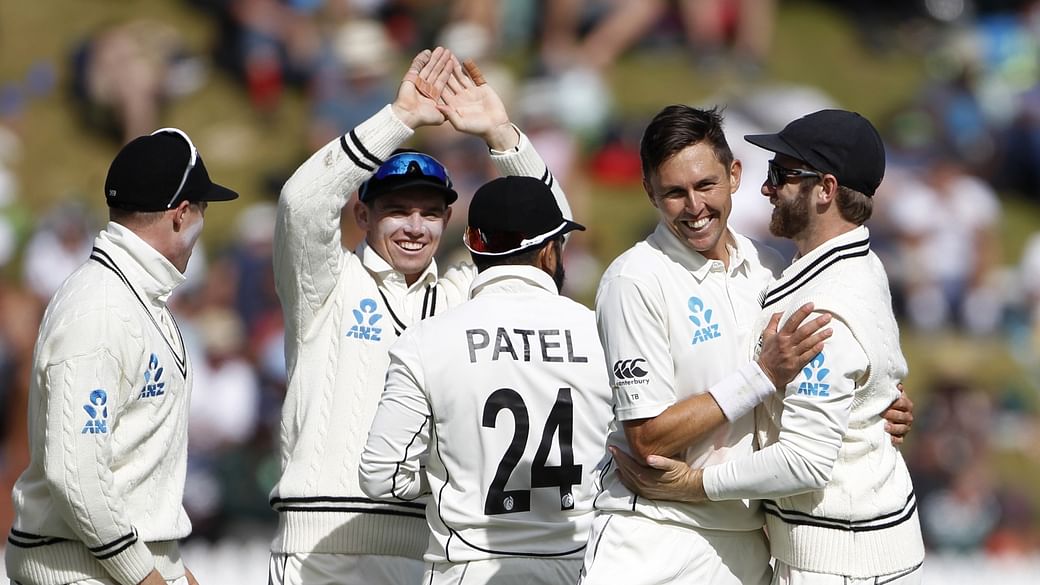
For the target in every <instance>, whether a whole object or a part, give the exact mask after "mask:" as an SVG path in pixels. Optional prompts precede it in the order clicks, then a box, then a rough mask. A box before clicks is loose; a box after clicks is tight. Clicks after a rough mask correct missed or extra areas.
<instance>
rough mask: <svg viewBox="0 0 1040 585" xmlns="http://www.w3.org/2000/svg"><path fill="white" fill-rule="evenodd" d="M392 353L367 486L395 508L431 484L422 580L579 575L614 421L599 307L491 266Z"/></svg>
mask: <svg viewBox="0 0 1040 585" xmlns="http://www.w3.org/2000/svg"><path fill="white" fill-rule="evenodd" d="M390 360H391V362H390V368H389V370H388V373H387V384H386V389H385V390H384V393H383V396H382V398H381V400H380V405H379V408H378V410H377V413H376V417H375V421H374V422H373V425H372V430H371V432H370V434H369V439H368V444H367V446H366V448H365V451H364V453H363V454H362V465H361V485H362V488H363V489H364V490H365V491H366V492H367V493H368V494H369V495H370V496H372V497H376V498H379V499H383V500H387V501H397V502H410V501H414V500H415V499H416V498H418V497H420V496H421V495H422V494H423V493H425V492H427V491H430V492H432V502H431V503H430V505H429V506H428V507H427V511H426V516H427V519H428V521H429V523H430V526H431V528H432V531H433V538H432V540H431V542H430V547H429V548H428V549H427V552H426V555H425V559H426V561H427V563H428V565H427V567H428V568H427V577H426V579H425V580H424V582H425V583H431V582H432V583H437V584H440V583H445V582H455V581H457V580H458V579H460V578H461V575H463V574H467V572H469V573H468V574H470V575H471V576H472V575H476V574H478V573H481V572H484V573H493V574H495V575H496V579H495V582H496V583H500V582H501V583H505V582H516V583H538V582H545V583H561V582H563V583H569V582H574V581H575V580H576V579H577V576H578V570H579V568H580V565H581V562H580V559H581V555H582V553H583V551H584V549H585V545H586V540H587V535H588V529H589V526H590V524H591V522H592V515H593V512H592V496H593V494H594V490H595V487H594V486H593V480H592V475H593V474H592V471H593V468H594V467H595V465H596V464H597V463H598V462H599V461H600V459H601V458H602V456H603V437H604V435H605V433H606V427H607V425H608V422H609V420H610V418H611V395H610V388H609V381H608V377H607V373H606V371H605V369H604V363H605V362H604V357H603V353H602V349H601V346H600V343H599V339H598V337H597V333H596V324H595V317H594V314H593V312H592V311H590V310H589V309H587V308H585V307H583V306H581V305H580V304H578V303H576V302H574V301H572V300H570V299H568V298H565V297H562V296H559V295H558V293H557V290H556V286H555V283H554V282H553V280H552V278H551V277H550V276H549V275H548V274H546V273H545V272H543V271H542V270H540V269H538V268H536V267H533V266H495V267H491V268H489V269H487V270H485V271H483V272H482V273H481V274H480V275H478V276H477V279H476V280H475V281H474V285H473V298H472V299H471V300H470V301H468V302H466V303H464V304H463V305H461V306H459V307H458V308H455V309H453V310H451V311H449V312H447V313H444V314H443V315H438V316H437V317H434V318H431V319H427V320H425V321H422V322H420V323H417V324H415V325H413V326H412V327H410V328H409V329H408V331H406V332H405V333H404V335H402V337H401V338H400V339H399V341H398V342H397V343H396V344H395V345H394V347H393V348H392V349H391V351H390ZM424 463H425V469H424V468H423V464H424ZM427 481H428V484H427ZM511 559H517V560H516V561H514V560H511ZM520 559H523V560H524V561H525V562H526V565H525V563H524V562H521V561H520ZM517 562H520V564H519V565H517V564H515V563H517ZM471 565H472V566H471ZM523 566H526V568H524V569H522V570H513V571H511V570H510V567H523ZM487 567H494V569H493V570H491V571H489V570H488V569H487ZM506 574H513V575H515V576H516V577H515V581H510V580H509V579H505V580H502V579H503V577H504V575H506ZM431 579H432V581H431Z"/></svg>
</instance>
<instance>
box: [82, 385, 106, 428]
mask: <svg viewBox="0 0 1040 585" xmlns="http://www.w3.org/2000/svg"><path fill="white" fill-rule="evenodd" d="M107 404H108V393H107V392H105V391H104V390H102V389H101V388H98V389H96V390H91V391H90V396H89V397H88V398H87V403H86V404H84V405H83V410H85V411H87V416H88V417H90V418H88V419H87V424H85V425H83V430H82V431H80V434H81V435H86V434H91V435H104V434H107V433H108V406H107Z"/></svg>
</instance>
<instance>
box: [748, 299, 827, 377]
mask: <svg viewBox="0 0 1040 585" xmlns="http://www.w3.org/2000/svg"><path fill="white" fill-rule="evenodd" d="M812 311H813V305H812V303H806V304H804V305H802V306H801V307H799V308H798V310H797V311H795V312H794V313H791V317H790V318H789V319H788V320H787V322H786V323H784V326H783V328H780V329H779V330H778V329H777V328H778V326H779V325H780V317H781V316H782V314H781V313H776V314H774V315H773V317H772V319H770V320H769V324H768V325H766V328H765V329H764V330H763V331H762V351H761V352H759V355H758V365H759V367H761V368H762V371H763V372H764V373H765V375H766V376H769V379H770V380H772V381H773V385H774V386H776V389H777V390H781V391H782V390H784V389H785V387H786V386H787V383H788V382H790V381H791V380H793V379H794V377H795V376H797V375H798V372H800V371H802V368H803V367H805V364H807V363H809V361H810V360H812V359H813V358H814V357H816V354H818V353H820V352H821V351H823V342H824V341H826V340H827V338H828V337H830V336H831V333H832V332H831V330H830V329H822V327H823V326H824V325H826V324H827V323H829V322H830V320H831V316H830V314H829V313H825V314H823V315H820V316H819V317H817V318H815V319H813V320H812V321H809V322H808V323H805V324H802V321H805V319H806V317H808V316H809V315H811V314H812Z"/></svg>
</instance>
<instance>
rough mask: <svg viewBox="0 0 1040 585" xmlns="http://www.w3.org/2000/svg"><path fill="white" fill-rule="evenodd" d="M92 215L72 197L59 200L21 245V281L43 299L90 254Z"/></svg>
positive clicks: (48, 297) (47, 298)
mask: <svg viewBox="0 0 1040 585" xmlns="http://www.w3.org/2000/svg"><path fill="white" fill-rule="evenodd" d="M92 224H93V221H92V216H91V214H90V213H88V210H87V208H86V206H85V205H83V204H82V203H79V202H76V201H66V202H63V203H59V204H58V205H57V206H55V207H54V209H52V210H51V211H50V212H49V213H47V214H46V215H44V216H43V218H41V220H40V222H39V224H38V225H37V228H36V232H35V233H33V235H32V238H31V239H30V240H29V243H28V245H27V246H26V248H25V260H24V266H23V271H24V275H23V277H24V279H25V284H26V285H27V286H28V287H29V288H30V289H31V290H32V291H33V292H34V293H36V296H37V297H38V298H39V299H40V300H41V301H43V302H44V303H46V302H47V301H49V300H50V299H51V295H53V294H54V291H56V290H58V287H59V286H61V283H62V282H64V281H65V279H66V278H68V276H69V275H70V274H72V272H73V271H74V270H76V268H79V266H80V265H81V264H83V261H84V260H86V259H87V257H88V256H90V248H91V247H92V246H93V244H94V243H93V239H92V238H91V237H90V234H91V233H92V232H93V231H94V229H95V228H94V226H93V225H92Z"/></svg>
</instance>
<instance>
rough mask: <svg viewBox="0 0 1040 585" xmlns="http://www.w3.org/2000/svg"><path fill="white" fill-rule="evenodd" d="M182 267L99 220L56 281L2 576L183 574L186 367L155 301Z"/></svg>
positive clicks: (37, 359) (51, 578)
mask: <svg viewBox="0 0 1040 585" xmlns="http://www.w3.org/2000/svg"><path fill="white" fill-rule="evenodd" d="M183 281H184V276H183V275H182V274H181V273H180V272H179V271H178V270H177V269H176V267H174V266H173V265H172V264H171V263H170V262H169V261H168V260H166V258H164V257H163V256H161V255H160V254H159V253H158V252H156V251H155V250H154V249H152V248H151V247H150V246H149V245H148V244H146V243H145V242H144V241H142V240H141V239H140V238H138V237H137V236H136V235H135V234H134V233H133V232H131V231H130V230H128V229H126V228H125V227H123V226H121V225H119V224H116V223H110V224H108V226H107V228H106V229H105V231H103V232H101V234H100V235H99V236H98V237H97V239H96V240H95V242H94V250H93V252H92V253H91V256H90V260H88V261H87V262H86V263H85V264H84V265H83V266H82V267H80V268H79V269H78V270H77V271H76V272H74V273H73V274H72V275H71V276H70V277H69V278H68V279H67V280H66V281H65V283H64V284H63V285H62V286H61V288H60V289H58V291H57V293H55V295H54V297H53V299H52V300H51V302H50V305H49V306H48V307H47V312H46V314H45V315H44V318H43V323H42V325H41V326H40V333H39V337H38V338H37V341H36V352H35V355H34V359H33V363H34V366H33V377H32V381H31V386H30V390H29V444H30V450H31V458H30V463H29V468H28V469H26V470H25V472H24V473H23V474H22V476H21V477H20V478H19V479H18V482H17V483H16V484H15V487H14V490H13V499H14V508H15V520H14V527H13V528H12V530H11V535H10V537H9V538H8V543H9V544H10V546H8V547H7V552H6V557H7V574H8V575H9V576H10V577H11V578H12V579H14V580H16V581H20V582H23V583H34V584H38V585H59V584H62V583H69V582H72V581H79V580H83V579H112V580H115V581H116V582H118V583H121V584H136V583H138V582H140V581H141V580H142V579H143V578H144V577H145V575H147V574H148V572H149V571H151V570H152V569H153V568H155V569H157V570H158V571H159V572H160V573H161V574H162V576H163V577H164V578H166V579H175V578H178V577H180V576H181V575H183V574H184V567H183V565H182V564H181V561H180V554H179V553H178V550H177V542H176V541H177V539H180V538H183V537H185V536H187V535H188V534H189V533H190V532H191V523H190V522H189V521H188V517H187V515H186V514H185V512H184V508H183V507H182V505H181V499H182V495H183V492H184V474H185V465H186V460H187V423H188V418H187V412H188V402H189V394H190V392H191V368H190V365H189V363H188V356H187V353H186V352H185V351H184V344H183V342H182V340H181V337H180V333H179V331H178V330H177V326H176V324H175V323H174V321H173V317H172V316H171V315H170V313H169V311H168V310H167V308H166V300H167V298H168V297H169V295H170V292H171V291H172V290H173V289H174V287H176V286H177V285H178V284H180V283H181V282H183Z"/></svg>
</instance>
